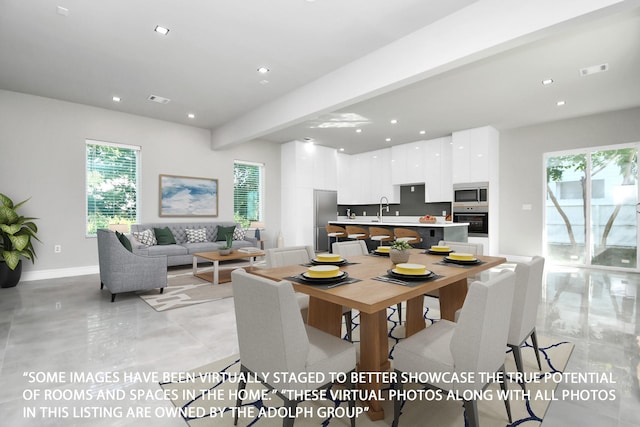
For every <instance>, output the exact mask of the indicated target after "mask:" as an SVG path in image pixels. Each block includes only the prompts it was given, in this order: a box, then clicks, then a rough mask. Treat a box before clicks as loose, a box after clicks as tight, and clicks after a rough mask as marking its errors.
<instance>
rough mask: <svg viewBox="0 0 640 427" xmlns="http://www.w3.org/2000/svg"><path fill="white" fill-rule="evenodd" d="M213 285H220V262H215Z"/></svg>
mask: <svg viewBox="0 0 640 427" xmlns="http://www.w3.org/2000/svg"><path fill="white" fill-rule="evenodd" d="M213 284H214V285H219V284H220V261H218V260H216V261H213Z"/></svg>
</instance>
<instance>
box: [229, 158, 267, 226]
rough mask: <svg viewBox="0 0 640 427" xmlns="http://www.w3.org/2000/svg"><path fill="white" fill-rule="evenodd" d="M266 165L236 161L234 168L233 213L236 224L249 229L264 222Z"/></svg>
mask: <svg viewBox="0 0 640 427" xmlns="http://www.w3.org/2000/svg"><path fill="white" fill-rule="evenodd" d="M263 175H264V164H261V163H250V162H242V161H235V162H234V168H233V211H234V217H235V220H236V222H239V223H241V224H242V225H243V226H244V227H248V226H249V223H250V222H252V221H262V199H263V197H262V194H263Z"/></svg>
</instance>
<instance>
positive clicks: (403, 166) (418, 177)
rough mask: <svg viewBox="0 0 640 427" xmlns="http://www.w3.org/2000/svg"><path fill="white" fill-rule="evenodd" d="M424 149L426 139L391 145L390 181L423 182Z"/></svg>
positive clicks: (398, 182)
mask: <svg viewBox="0 0 640 427" xmlns="http://www.w3.org/2000/svg"><path fill="white" fill-rule="evenodd" d="M425 149H426V141H416V142H411V143H409V144H400V145H395V146H393V147H391V159H392V162H391V182H392V183H393V184H394V185H406V184H418V183H423V182H424V180H425V174H424V161H425V158H424V157H425V154H424V153H425Z"/></svg>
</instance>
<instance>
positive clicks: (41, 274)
mask: <svg viewBox="0 0 640 427" xmlns="http://www.w3.org/2000/svg"><path fill="white" fill-rule="evenodd" d="M86 139H94V140H98V141H109V142H118V143H124V144H132V145H140V146H141V147H142V164H141V199H140V203H141V212H140V220H141V221H142V222H150V221H167V222H169V221H188V220H189V219H173V218H159V216H158V197H159V196H158V194H159V190H158V179H159V178H158V176H159V175H160V174H173V175H185V176H196V177H209V178H217V179H218V185H219V216H218V218H211V220H216V219H218V220H232V219H233V160H246V161H255V162H263V163H265V165H266V176H265V181H266V183H265V184H266V189H265V193H266V194H265V196H266V197H265V198H266V207H265V222H266V226H267V230H266V231H265V237H266V238H267V239H271V242H273V237H272V236H275V235H276V234H277V231H278V230H277V229H275V228H276V227H277V226H278V225H279V220H280V151H279V146H278V145H275V144H272V143H267V142H263V141H260V142H254V143H251V144H244V145H239V146H237V147H234V148H233V149H229V150H222V151H212V150H211V148H210V131H209V130H206V129H200V128H195V127H190V126H184V125H179V124H175V123H169V122H164V121H159V120H153V119H148V118H144V117H140V116H134V115H131V114H124V113H119V112H115V111H110V110H105V109H100V108H94V107H87V106H84V105H80V104H73V103H69V102H63V101H57V100H53V99H49V98H42V97H37V96H32V95H25V94H20V93H16V92H8V91H0V192H1V193H4V194H7V195H8V196H9V197H11V198H12V199H14V201H16V202H17V201H19V200H23V199H26V198H28V197H31V200H30V201H29V203H27V204H26V205H25V207H24V212H23V213H24V214H25V215H28V216H34V217H37V218H39V219H38V220H37V225H38V227H39V233H38V236H39V238H40V240H42V243H41V244H40V243H37V242H36V252H37V259H36V262H35V265H32V264H31V263H30V262H26V263H23V264H24V272H25V274H24V275H23V280H29V279H33V278H45V277H54V276H65V275H73V274H79V273H83V272H84V273H86V272H95V271H97V264H98V255H97V244H96V240H95V238H86V237H85V140H86ZM56 244H60V245H62V253H60V254H54V252H53V246H54V245H56Z"/></svg>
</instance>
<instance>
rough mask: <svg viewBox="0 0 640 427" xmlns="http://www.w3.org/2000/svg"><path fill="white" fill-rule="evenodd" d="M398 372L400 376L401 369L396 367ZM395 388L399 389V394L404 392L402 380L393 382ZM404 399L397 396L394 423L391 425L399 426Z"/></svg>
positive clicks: (392, 426)
mask: <svg viewBox="0 0 640 427" xmlns="http://www.w3.org/2000/svg"><path fill="white" fill-rule="evenodd" d="M396 373H397V377H398V378H400V376H401V373H400V371H398V370H397V369H396ZM393 388H394V390H396V391H398V395H401V394H402V389H403V385H402V381H396V382H395V383H393ZM402 402H403V401H402V400H401V399H400V398H399V397H397V396H396V398H395V399H394V400H393V423H392V424H391V427H398V424H399V423H400V414H401V411H402Z"/></svg>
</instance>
